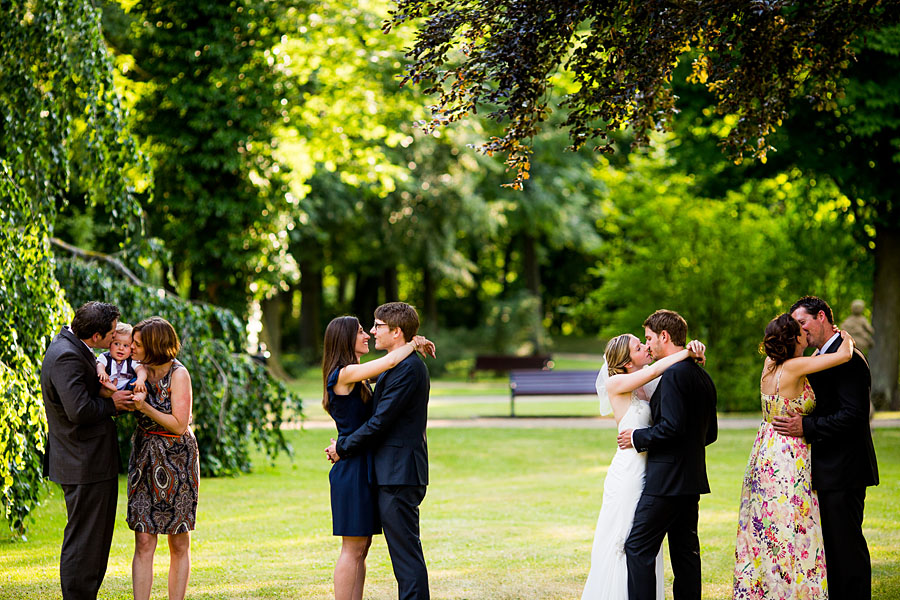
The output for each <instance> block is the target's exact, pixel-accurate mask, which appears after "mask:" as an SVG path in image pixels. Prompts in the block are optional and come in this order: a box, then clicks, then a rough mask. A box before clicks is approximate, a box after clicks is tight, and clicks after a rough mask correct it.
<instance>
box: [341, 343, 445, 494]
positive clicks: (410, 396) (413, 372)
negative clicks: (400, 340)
mask: <svg viewBox="0 0 900 600" xmlns="http://www.w3.org/2000/svg"><path fill="white" fill-rule="evenodd" d="M430 389H431V381H430V379H429V377H428V368H427V367H426V366H425V363H424V362H423V361H422V359H421V358H419V356H418V355H417V354H416V353H412V354H410V355H409V356H408V357H406V358H405V359H403V360H402V361H401V362H400V364H398V365H397V366H396V367H394V368H393V369H390V370H388V371H385V372H384V373H382V374H381V375H380V376H379V377H378V383H377V384H376V385H375V395H374V397H373V399H372V416H371V417H369V420H368V421H366V422H365V423H363V424H362V425H361V426H360V427H359V429H357V430H356V431H354V432H353V433H351V434H350V435H348V436H344V437H341V438H339V439H338V441H337V446H336V449H337V453H338V455H339V456H340V457H341V458H346V457H349V456H353V455H355V454H359V453H360V452H363V451H365V450H371V451H372V453H373V459H374V462H375V480H376V482H377V483H378V485H428V444H427V440H426V437H425V426H426V421H427V418H428V394H429V392H430Z"/></svg>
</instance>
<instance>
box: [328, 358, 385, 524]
mask: <svg viewBox="0 0 900 600" xmlns="http://www.w3.org/2000/svg"><path fill="white" fill-rule="evenodd" d="M340 369H341V368H340V367H339V368H337V369H335V370H334V371H333V372H332V373H331V375H330V376H329V377H328V383H327V388H326V389H327V390H328V401H329V405H330V408H331V418H332V419H334V423H335V425H336V426H337V430H338V435H341V436H345V435H349V434H351V433H353V432H354V431H356V429H357V428H358V427H359V426H360V425H362V424H363V423H365V422H366V420H367V419H368V418H369V417H370V416H371V415H372V402H367V403H364V402H363V401H362V391H361V390H362V386H363V385H365V384H363V383H357V384H356V385H354V386H353V389H352V390H351V391H350V393H349V394H348V395H346V396H342V395H338V394H335V393H334V386H335V385H336V384H337V378H338V373H340ZM374 478H375V470H374V468H373V467H372V456H371V454H370V453H368V452H364V453H362V454H359V455H356V456H352V457H349V458H342V459H341V460H339V461H338V462H336V463H335V464H334V466H332V467H331V473H329V475H328V480H329V481H330V482H331V520H332V526H333V531H334V535H341V536H344V535H346V536H359V537H366V536H370V535H374V534H377V533H381V519H380V518H379V517H378V504H377V490H376V488H375V481H374Z"/></svg>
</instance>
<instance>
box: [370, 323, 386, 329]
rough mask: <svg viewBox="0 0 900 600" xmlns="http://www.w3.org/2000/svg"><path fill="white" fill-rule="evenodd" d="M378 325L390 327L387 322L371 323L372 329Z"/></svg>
mask: <svg viewBox="0 0 900 600" xmlns="http://www.w3.org/2000/svg"><path fill="white" fill-rule="evenodd" d="M379 327H390V325H388V324H387V323H375V324H374V325H372V329H378V328H379Z"/></svg>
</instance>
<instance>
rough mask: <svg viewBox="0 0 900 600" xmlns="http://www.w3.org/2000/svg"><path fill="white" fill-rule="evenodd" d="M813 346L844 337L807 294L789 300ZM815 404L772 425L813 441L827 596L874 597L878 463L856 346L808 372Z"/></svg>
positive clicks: (867, 380) (867, 382) (832, 346)
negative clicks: (870, 539) (866, 533)
mask: <svg viewBox="0 0 900 600" xmlns="http://www.w3.org/2000/svg"><path fill="white" fill-rule="evenodd" d="M791 316H792V317H794V318H795V319H797V321H799V322H800V327H802V328H803V331H804V332H806V339H807V342H808V343H809V345H810V346H815V347H816V348H818V350H817V352H818V353H830V352H836V351H837V349H838V348H840V346H841V344H842V343H844V339H843V338H842V337H841V335H840V333H835V332H834V328H833V325H832V324H833V323H834V319H833V315H832V313H831V307H830V306H828V303H827V302H825V301H824V300H822V299H821V298H816V297H815V296H806V297H805V298H801V299H800V300H798V301H797V302H795V303H794V305H793V306H792V307H791ZM809 383H810V385H812V388H813V391H814V392H815V393H816V408H815V409H814V410H813V412H812V414H810V415H807V416H805V417H802V416H799V415H791V416H788V417H775V423H774V427H775V431H777V432H778V433H780V434H782V435H791V436H795V437H800V436H803V437H805V438H806V441H807V442H809V443H810V444H811V456H812V487H813V489H814V490H816V492H817V493H818V497H819V511H820V514H821V516H822V537H823V540H824V542H825V566H826V568H827V569H828V597H829V598H831V599H832V600H845V599H848V600H865V599H866V598H871V597H872V563H871V560H870V558H869V547H868V546H867V545H866V538H865V537H863V531H862V523H863V511H864V509H865V504H866V487H867V486H870V485H878V463H877V462H876V460H875V446H874V445H873V444H872V430H871V429H870V428H869V388H870V387H871V383H872V377H871V375H870V374H869V365H868V363H866V359H865V357H863V355H862V353H861V352H860V351H859V350H856V351H855V352H854V353H853V357H852V358H851V359H850V362H846V363H844V364H842V365H838V366H836V367H833V368H831V369H826V370H825V371H821V372H819V373H813V374H810V375H809Z"/></svg>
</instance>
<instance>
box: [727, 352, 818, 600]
mask: <svg viewBox="0 0 900 600" xmlns="http://www.w3.org/2000/svg"><path fill="white" fill-rule="evenodd" d="M782 371H783V366H782V368H781V369H780V370H779V371H778V373H777V374H776V376H775V393H774V394H771V395H769V394H761V396H762V412H763V422H762V423H761V424H760V427H759V432H758V433H757V435H756V441H755V442H754V443H753V449H752V450H751V451H750V460H749V462H748V463H747V472H746V474H745V475H744V485H743V489H742V490H741V508H740V513H739V517H738V532H737V543H736V546H735V551H734V599H735V600H748V599H754V600H755V599H759V600H763V599H765V600H806V599H815V600H820V599H824V598H827V597H828V585H827V582H826V576H825V549H824V544H823V541H822V523H821V520H820V518H819V500H818V496H817V495H816V492H815V491H813V490H812V483H811V474H810V447H809V444H808V443H807V442H806V439H805V438H797V437H789V436H783V435H781V434H779V433H777V432H776V431H775V429H774V428H773V426H772V422H773V421H774V417H775V416H786V415H787V413H788V411H792V412H794V413H797V414H802V415H807V414H809V413H810V412H811V411H812V410H813V408H815V405H816V398H815V394H814V393H813V390H812V387H810V385H809V382H808V381H806V380H805V379H804V382H803V392H802V393H801V394H800V395H799V396H798V397H796V398H783V397H782V396H780V395H779V393H778V391H779V384H780V380H781V373H782Z"/></svg>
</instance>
